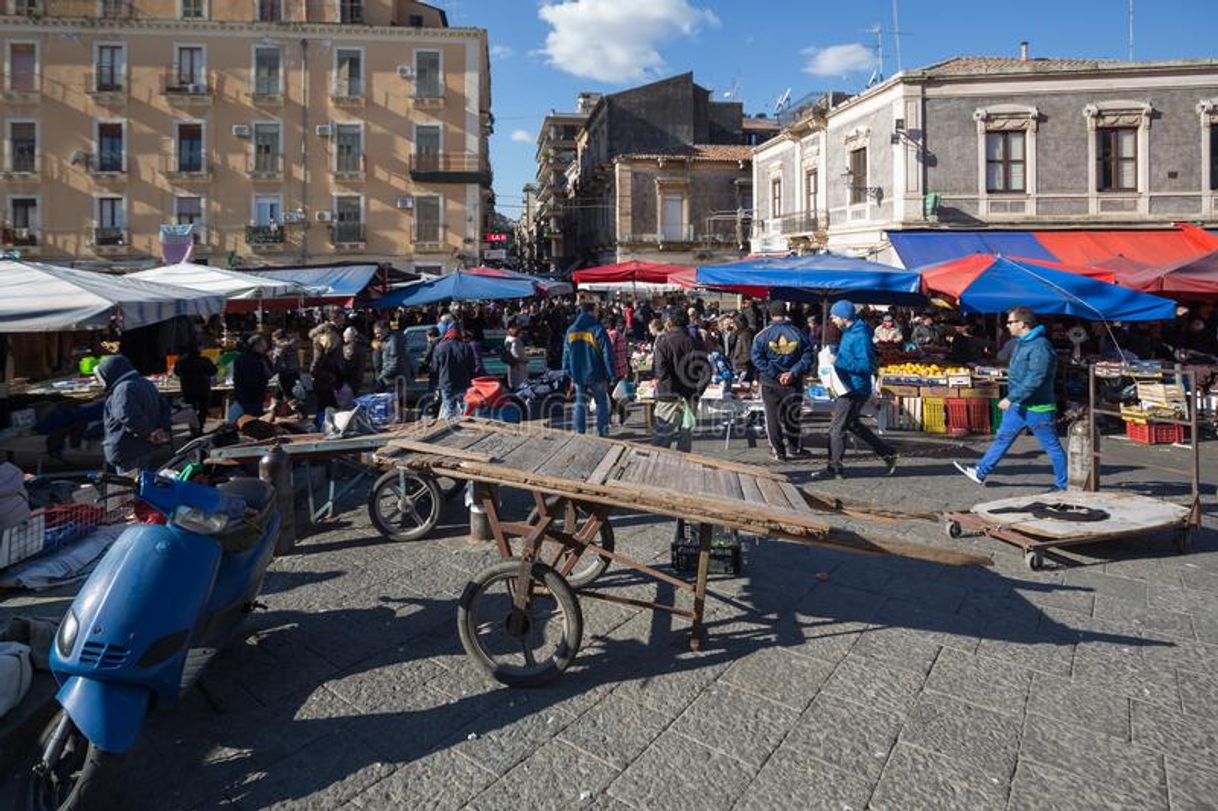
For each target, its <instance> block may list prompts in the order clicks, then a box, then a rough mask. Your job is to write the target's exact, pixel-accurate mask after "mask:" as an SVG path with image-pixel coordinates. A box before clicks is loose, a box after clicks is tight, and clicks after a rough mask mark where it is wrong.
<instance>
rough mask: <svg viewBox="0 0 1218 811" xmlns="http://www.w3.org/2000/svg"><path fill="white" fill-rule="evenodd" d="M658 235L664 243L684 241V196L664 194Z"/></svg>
mask: <svg viewBox="0 0 1218 811" xmlns="http://www.w3.org/2000/svg"><path fill="white" fill-rule="evenodd" d="M660 235H661V237H662V238H663V239H664V241H665V242H681V241H683V240H684V239H685V196H684V195H682V194H665V195H664V196H663V199H662V202H661V207H660Z"/></svg>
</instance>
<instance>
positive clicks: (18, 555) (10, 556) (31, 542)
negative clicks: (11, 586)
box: [0, 510, 46, 569]
mask: <svg viewBox="0 0 1218 811" xmlns="http://www.w3.org/2000/svg"><path fill="white" fill-rule="evenodd" d="M45 536H46V519H45V518H44V517H43V515H42V511H41V510H38V511H36V512H35V513H34V514H33V515H31V516H30V517H29V518H27V519H25V520H24V521H22V522H21V523H20V524H17V525H16V526H13V527H9V528H8V529H6V530H4V531H3V532H0V569H4V568H6V567H8V566H12V565H13V564H15V563H20V562H21V561H23V560H26V559H27V558H32V557H34V556H35V555H38V554H41V553H42V551H43V543H44V540H45Z"/></svg>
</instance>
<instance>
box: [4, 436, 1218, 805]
mask: <svg viewBox="0 0 1218 811" xmlns="http://www.w3.org/2000/svg"><path fill="white" fill-rule="evenodd" d="M628 428H629V427H628ZM627 433H629V430H628V432H627ZM898 442H899V444H900V446H901V450H902V452H903V454H904V458H903V460H902V465H901V468H900V471H899V475H898V476H896V477H893V478H892V479H885V478H874V477H872V476H871V475H870V474H873V473H875V472H876V471H877V470H878V468H877V466H876V465H875V464H874V463H873V461H872V460H868V459H865V458H863V459H858V460H855V459H853V458H851V459H849V460H848V463H847V464H848V470H849V471H850V472H851V473H855V474H857V475H854V476H852V477H851V478H848V479H847V480H845V481H844V482H836V481H831V482H828V483H825V484H823V485H820V484H818V485H816V488H817V489H819V490H823V491H824V492H826V493H832V494H838V495H842V496H846V497H851V498H855V499H864V500H868V501H874V502H877V503H883V504H885V505H887V506H904V507H908V508H912V509H918V510H942V509H960V508H965V507H967V506H969V505H970V504H971V503H973V501H975V500H976V499H978V498H980V497H982V496H984V497H985V498H987V499H990V498H1000V497H1006V496H1010V495H1018V494H1021V493H1031V492H1038V491H1039V490H1043V488H1044V486H1046V485H1047V483H1048V473H1047V465H1046V464H1045V463H1044V462H1043V459H1041V457H1040V456H1039V454H1038V452H1037V451H1036V447H1035V444H1034V443H1033V442H1030V441H1028V440H1021V441H1020V443H1019V444H1018V445H1017V447H1016V451H1015V453H1016V454H1017V457H1016V458H1015V459H1013V460H1011V462H1010V464H1009V465H1004V466H1003V467H1001V468H1000V469H999V472H998V473H997V474H996V475H995V477H994V478H995V486H993V487H990V488H987V489H986V490H985V491H980V490H978V489H977V488H975V487H974V486H973V485H972V484H971V483H969V482H967V481H966V480H964V479H963V478H962V477H959V476H958V475H957V474H955V473H954V471H953V470H952V469H951V467H950V459H951V458H952V455H953V453H954V454H958V455H959V456H960V458H964V459H973V458H976V454H977V452H978V451H979V450H980V449H981V446H960V447H958V448H956V449H955V450H954V451H951V450H944V448H943V447H942V446H935V445H933V444H929V443H919V442H912V441H907V440H898ZM720 448H721V446H720V444H718V443H715V442H710V441H706V440H698V443H697V445H696V446H695V450H699V451H702V452H710V453H721V449H720ZM1159 450H1160V451H1162V449H1159ZM1119 452H1120V453H1122V454H1127V455H1129V456H1130V459H1131V460H1135V461H1136V459H1137V458H1138V456H1137V455H1138V454H1139V453H1143V451H1142V449H1139V448H1136V447H1128V448H1121V449H1120V450H1119ZM1168 452H1170V451H1168ZM815 453H816V454H817V456H816V458H814V459H813V460H812V462H811V463H810V464H804V465H799V466H795V465H791V466H787V467H784V468H781V469H783V470H787V471H789V472H791V473H792V474H794V475H795V476H796V477H797V478H798V477H800V476H806V475H807V473H808V472H809V471H810V470H814V469H816V468H817V467H819V466H820V465H821V464H823V458H822V454H823V451H821V450H817V451H816V452H815ZM728 455H729V456H730V457H731V458H737V459H743V460H745V461H751V462H758V461H762V460H763V459H764V449H752V450H750V449H746V448H744V447H743V446H741V445H740V444H739V443H737V444H735V445H734V446H733V448H732V449H731V451H729V452H728ZM1146 458H1151V457H1146ZM1205 464H1206V476H1207V481H1211V482H1212V481H1214V480H1218V457H1216V458H1213V459H1210V458H1209V457H1207V461H1206V462H1205ZM1143 477H1144V474H1142V473H1139V472H1138V471H1137V470H1136V468H1135V467H1134V466H1133V465H1124V464H1122V472H1120V473H1119V474H1117V475H1116V476H1114V477H1113V478H1111V479H1110V480H1108V481H1107V482H1106V484H1108V485H1111V486H1131V487H1146V485H1145V483H1144V482H1143V480H1142V479H1143ZM1176 485H1178V483H1172V482H1167V483H1166V484H1165V490H1168V491H1173V492H1177V493H1178V492H1179V490H1178V489H1175V490H1172V488H1175V487H1176ZM349 507H350V511H349V512H346V513H344V514H343V515H342V516H341V521H340V522H337V523H335V524H333V525H330V526H324V527H322V528H320V530H319V531H317V532H315V533H314V534H312V535H311V536H309V537H306V538H304V539H302V542H301V544H300V546H299V547H298V549H297V552H296V553H295V554H293V555H290V556H288V557H285V558H281V559H279V560H276V561H275V562H274V563H273V565H272V568H271V570H270V573H269V574H268V578H267V582H266V589H265V594H264V597H263V602H265V603H266V604H267V606H268V610H267V611H264V612H259V613H257V614H255V615H253V616H252V617H251V618H250V623H249V627H248V633H247V635H246V639H245V640H244V641H241V642H239V643H238V644H237V645H235V646H234V647H233V649H232V650H230V651H228V652H226V653H225V654H223V655H221V656H219V657H217V659H216V661H215V662H214V663H213V665H212V667H211V668H210V669H209V671H208V672H207V673H206V675H205V678H204V680H203V684H204V687H205V689H206V694H204V693H203V692H201V691H198V690H194V691H191V692H190V693H189V694H188V695H187V696H186V697H185V701H184V702H183V704H182V706H180V707H179V708H177V709H176V710H175V711H174V712H172V713H165V714H159V715H154V716H153V717H152V718H151V719H150V721H149V724H148V726H147V728H146V730H145V732H144V735H143V738H142V740H141V744H140V746H139V747H137V749H136V750H135V751H134V752H132V753H131V754H129V755H127V756H125V757H124V758H122V759H121V760H120V761H119V762H118V763H117V764H116V768H115V771H114V773H113V775H112V781H113V783H112V785H113V788H114V791H113V793H112V794H111V795H109V796H110V799H111V803H110V805H111V807H114V808H120V809H122V811H164V809H171V810H172V809H177V808H181V809H203V808H207V809H211V808H217V809H220V808H222V809H226V811H232V810H233V809H238V811H252V809H261V808H277V809H330V808H334V809H340V808H341V809H364V810H365V811H379V810H380V809H411V811H413V810H414V809H452V810H453V811H456V810H457V809H465V808H468V809H485V810H489V809H499V808H504V809H506V808H513V809H515V808H537V809H550V808H554V809H569V808H580V809H582V808H591V809H602V810H603V811H652V810H653V809H657V810H658V809H664V811H667V809H685V808H689V809H697V811H707V810H708V809H720V808H722V809H738V810H740V811H754V810H756V811H761V810H762V809H765V810H766V811H769V809H788V808H789V809H815V808H826V809H838V810H839V811H844V810H845V809H853V810H854V811H861V809H864V808H871V809H923V808H924V809H934V811H941V809H962V810H963V809H967V811H973V810H974V809H988V808H995V809H1024V808H1027V809H1040V808H1046V809H1049V808H1063V809H1070V810H1071V811H1076V810H1077V809H1084V810H1085V809H1092V808H1122V809H1124V808H1138V809H1155V808H1170V809H1173V810H1174V809H1194V808H1206V807H1214V805H1215V800H1214V798H1215V797H1218V675H1215V674H1218V630H1215V629H1218V532H1216V531H1215V527H1216V526H1218V514H1216V511H1215V510H1214V509H1213V507H1212V497H1211V500H1210V502H1208V503H1207V509H1208V513H1207V518H1206V521H1207V525H1206V528H1205V529H1204V530H1202V531H1199V532H1197V533H1195V534H1194V549H1193V551H1192V552H1191V553H1190V554H1187V555H1178V554H1176V553H1175V551H1174V549H1173V547H1172V545H1171V539H1170V537H1164V538H1151V539H1145V540H1138V541H1128V542H1121V543H1117V544H1110V545H1096V546H1090V547H1085V548H1076V549H1073V550H1071V552H1070V554H1069V557H1070V558H1071V559H1072V560H1075V561H1077V565H1074V566H1071V567H1058V566H1052V567H1048V568H1046V569H1045V570H1044V571H1040V572H1030V571H1028V570H1027V569H1026V568H1025V567H1024V566H1023V562H1022V558H1021V556H1020V555H1019V554H1018V552H1017V551H1016V550H1013V549H1011V548H1009V547H1005V546H1003V545H1001V544H998V543H996V542H993V541H991V540H988V539H985V538H968V537H965V538H961V539H957V540H950V539H948V538H947V537H946V536H945V535H944V533H943V532H942V529H941V527H939V526H938V525H937V524H934V523H925V524H922V523H919V522H902V523H900V524H898V525H886V526H881V527H873V528H866V527H864V526H863V525H862V524H861V523H860V522H857V521H853V520H850V521H842V520H839V519H836V518H833V519H831V522H833V523H836V524H837V525H839V526H849V527H850V528H852V529H854V530H855V531H868V532H872V531H873V532H875V533H877V534H878V535H879V536H882V537H890V538H894V539H901V540H915V541H918V542H921V543H927V544H931V545H937V546H942V547H945V548H956V549H969V550H971V551H975V552H981V553H983V554H987V555H991V556H992V557H993V560H994V565H993V566H991V567H988V568H985V569H953V568H948V567H941V566H936V565H932V564H927V563H924V562H921V561H907V560H901V559H894V558H872V557H859V556H854V555H851V554H849V553H845V552H841V551H837V550H828V549H818V548H813V547H807V546H801V545H796V544H789V543H785V542H774V541H761V542H759V543H758V542H753V541H749V542H748V543H746V544H745V556H746V565H745V570H744V572H743V573H742V575H741V576H740V577H736V578H716V579H715V580H714V582H713V584H712V590H713V591H715V592H717V593H718V594H719V595H720V596H721V597H722V598H723V599H712V600H711V601H710V602H709V603H708V614H707V620H708V630H709V634H710V635H709V638H708V639H707V642H706V645H705V646H704V647H703V649H702V650H701V651H700V652H697V653H694V652H691V651H689V650H688V646H687V633H686V632H687V622H686V621H685V620H683V619H681V618H676V617H672V616H669V615H666V614H652V613H650V612H646V611H641V610H638V609H634V608H628V607H621V606H611V605H607V604H603V603H599V602H596V601H593V600H591V599H586V600H584V601H582V602H583V607H584V613H585V618H586V621H587V622H586V628H585V636H584V644H583V648H582V650H581V652H580V655H579V656H578V657H577V659H576V662H575V664H574V665H573V666H572V668H571V669H570V670H569V671H568V672H567V673H566V674H564V675H563V676H562V677H561V678H560V679H558V680H557V681H555V682H553V683H552V684H550V685H547V686H545V687H543V688H539V689H535V690H511V689H507V688H504V687H502V686H500V685H497V684H496V683H494V682H491V681H489V680H488V679H487V678H486V677H485V676H484V675H483V674H482V673H481V672H480V671H479V670H477V669H476V668H475V667H473V666H472V665H471V663H470V662H469V661H468V659H467V658H466V657H465V655H464V652H463V651H462V649H461V646H460V644H459V642H458V641H457V639H456V633H455V614H456V600H457V597H458V596H459V594H460V591H461V589H462V588H463V587H464V584H465V582H466V581H467V580H468V578H469V576H470V575H471V574H472V573H474V572H476V571H478V570H479V569H480V568H481V567H483V566H485V565H487V564H488V563H489V562H492V561H494V560H495V559H496V556H495V553H494V551H493V550H492V549H489V548H487V547H485V546H477V545H471V544H470V543H468V542H467V541H466V539H465V537H464V532H465V527H464V525H463V522H464V520H465V516H464V515H463V512H462V507H461V505H460V504H459V503H457V501H456V500H454V501H453V502H450V503H448V504H447V505H446V509H445V513H444V517H443V520H442V521H441V525H440V527H439V528H438V530H437V532H436V533H435V536H434V537H433V538H432V539H429V540H427V541H423V542H417V543H410V544H394V543H386V542H384V541H382V540H381V539H379V538H378V537H377V536H376V535H375V533H374V532H373V531H372V530H371V528H370V527H369V525H368V523H367V520H366V517H365V515H364V513H363V510H362V506H361V502H360V496H359V494H356V495H355V496H354V497H353V499H352V501H351V503H350V505H349ZM616 529H617V540H618V549H619V550H629V552H628V553H629V554H631V555H633V556H636V557H638V558H639V559H642V560H647V561H652V562H654V563H657V564H665V563H666V561H667V557H668V542H669V540H670V538H671V532H672V525H671V523H670V522H668V521H661V520H657V519H655V518H653V517H649V516H641V515H624V516H622V517H621V519H620V521H619V522H617V524H616ZM599 587H603V588H605V589H606V590H607V591H611V592H613V593H618V594H624V595H629V596H632V597H636V598H639V599H657V598H658V599H661V600H666V601H669V602H673V601H675V602H677V603H678V604H684V605H687V604H688V596H687V595H685V594H677V593H675V590H674V589H672V588H671V587H669V586H664V585H657V584H656V583H655V582H654V581H649V580H647V579H645V578H641V577H638V576H636V575H634V574H632V573H629V572H626V571H624V570H621V569H620V568H617V567H614V568H611V569H610V571H609V573H608V574H607V575H606V576H605V578H604V579H603V581H602V583H601V584H598V588H599ZM64 602H65V598H64V597H63V596H53V597H52V598H50V599H47V600H44V601H41V608H42V609H43V610H62V606H63V604H64ZM38 604H39V601H33V602H30V601H26V602H25V603H22V604H21V605H17V604H16V603H11V602H6V603H5V604H3V605H0V611H2V610H9V611H11V610H24V609H27V608H28V607H29V606H31V605H38ZM5 790H8V785H6V786H5ZM9 796H10V795H6V794H0V807H2V808H7V807H10V804H9V803H8V799H7V798H8V797H9Z"/></svg>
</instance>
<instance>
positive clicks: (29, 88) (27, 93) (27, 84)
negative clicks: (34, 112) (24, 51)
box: [4, 71, 42, 104]
mask: <svg viewBox="0 0 1218 811" xmlns="http://www.w3.org/2000/svg"><path fill="white" fill-rule="evenodd" d="M7 79H8V81H7V83H6V84H5V85H4V100H5V101H7V102H9V103H10V104H36V103H37V102H38V100H39V99H40V98H41V97H42V76H40V75H39V74H38V73H37V72H34V71H18V72H16V73H10V74H9V75H8V77H7Z"/></svg>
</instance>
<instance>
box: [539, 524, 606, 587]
mask: <svg viewBox="0 0 1218 811" xmlns="http://www.w3.org/2000/svg"><path fill="white" fill-rule="evenodd" d="M586 518H588V509H587V508H586V507H585V506H584V505H582V504H576V506H575V523H576V525H579V524H582V523H583V522H584V520H585V519H586ZM536 520H537V509H536V508H534V509H533V511H532V512H530V513H529V517H528V518H527V519H525V523H528V524H532V523H533V522H534V521H536ZM575 529H576V528H575V527H566V530H567V532H575ZM597 545H598V546H600V547H601V548H602V549H607V550H609V551H610V552H612V551H613V527H612V526H611V525H610V524H609V521H608V519H606V520H605V521H603V522H602V523H601V529H600V538H598V539H597ZM556 546H558V544H557V542H556V541H547V542H546V544H545V545H544V546H543V547H542V550H543V551H542V552H541V553H540V555H539V556H540V557H541V558H542V559H543V560H550V559H551V558H552V557H553V555H554V554H556V553H558V550H557V549H556V548H555V547H556ZM572 554H574V552H572V551H569V550H568V551H567V552H564V553H561V554H559V557H558V559H557V561H556V562H555V565H556V566H559V567H560V568H561V566H562V564H563V563H564V562H565V561H566V560H568V558H569V556H570V555H572ZM610 563H611V561H610V560H609V558H607V557H604V556H602V555H593V554H590V553H586V552H584V553H582V554H580V559H579V562H577V563H576V564H575V568H574V569H572V570H571V571H570V572H569V573H568V574H567V576H566V581H567V585H569V586H570V587H571V588H573V589H582V588H583V587H584V586H588V585H591V584H592V583H593V582H594V581H595V580H596V579H597V578H598V577H600V576H601V575H602V574H604V573H605V570H606V569H608V568H609V564H610Z"/></svg>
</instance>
